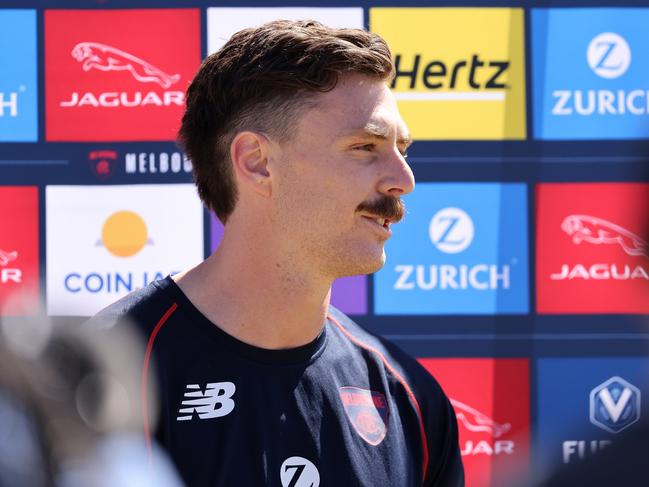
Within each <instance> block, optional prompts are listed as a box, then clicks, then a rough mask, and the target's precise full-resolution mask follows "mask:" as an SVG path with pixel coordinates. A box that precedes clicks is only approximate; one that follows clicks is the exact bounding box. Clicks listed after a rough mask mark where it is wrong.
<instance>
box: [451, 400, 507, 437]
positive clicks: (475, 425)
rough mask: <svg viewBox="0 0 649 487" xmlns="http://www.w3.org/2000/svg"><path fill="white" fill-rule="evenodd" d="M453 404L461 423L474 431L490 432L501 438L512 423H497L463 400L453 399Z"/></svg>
mask: <svg viewBox="0 0 649 487" xmlns="http://www.w3.org/2000/svg"><path fill="white" fill-rule="evenodd" d="M450 401H451V404H452V405H453V408H454V409H455V417H456V418H457V420H458V422H459V423H462V424H463V425H464V427H465V428H466V429H468V430H469V431H473V432H474V433H478V432H481V433H489V434H490V435H492V436H493V437H494V438H500V437H501V436H502V435H504V434H505V433H507V432H508V431H509V430H510V429H511V427H512V425H511V424H510V423H503V424H501V423H497V422H495V421H494V420H493V419H491V418H490V417H489V416H487V415H486V414H484V413H481V412H480V411H478V410H477V409H474V408H472V407H471V406H467V405H466V404H464V403H463V402H460V401H457V400H455V399H451V400H450Z"/></svg>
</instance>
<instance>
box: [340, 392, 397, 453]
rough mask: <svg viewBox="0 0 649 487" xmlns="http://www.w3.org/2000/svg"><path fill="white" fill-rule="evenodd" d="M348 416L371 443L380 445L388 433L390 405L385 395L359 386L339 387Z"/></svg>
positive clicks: (360, 433) (359, 432) (362, 435)
mask: <svg viewBox="0 0 649 487" xmlns="http://www.w3.org/2000/svg"><path fill="white" fill-rule="evenodd" d="M338 392H339V394H340V400H341V401H342V404H343V407H344V408H345V412H346V413H347V418H349V421H350V423H351V424H352V426H353V427H354V430H356V432H357V433H358V434H359V435H360V436H361V438H363V439H364V440H365V441H367V442H368V443H369V444H370V445H378V444H379V443H381V442H382V441H383V439H384V438H385V435H386V434H387V433H388V416H389V412H390V409H389V406H388V402H387V399H386V398H385V395H384V394H382V393H380V392H376V391H369V390H367V389H361V388H359V387H349V386H346V387H340V388H338Z"/></svg>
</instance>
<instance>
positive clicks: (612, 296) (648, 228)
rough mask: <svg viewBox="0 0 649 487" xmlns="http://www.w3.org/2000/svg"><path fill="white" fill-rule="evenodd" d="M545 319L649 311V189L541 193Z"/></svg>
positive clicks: (546, 187) (540, 283)
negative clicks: (553, 315)
mask: <svg viewBox="0 0 649 487" xmlns="http://www.w3.org/2000/svg"><path fill="white" fill-rule="evenodd" d="M537 202H538V217H537V232H536V237H537V250H536V252H537V272H536V282H537V293H538V294H537V307H538V311H539V312H540V313H646V312H649V300H647V296H649V247H648V246H647V240H646V236H645V235H646V233H647V232H649V209H647V204H646V203H647V202H649V184H645V183H577V184H571V183H560V184H541V185H539V186H538V187H537Z"/></svg>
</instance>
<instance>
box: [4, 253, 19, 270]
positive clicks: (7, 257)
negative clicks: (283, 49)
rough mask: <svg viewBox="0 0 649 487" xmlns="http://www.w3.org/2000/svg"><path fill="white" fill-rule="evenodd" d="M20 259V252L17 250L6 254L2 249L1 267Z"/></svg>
mask: <svg viewBox="0 0 649 487" xmlns="http://www.w3.org/2000/svg"><path fill="white" fill-rule="evenodd" d="M17 258H18V252H16V251H15V250H14V251H13V252H5V251H4V250H2V249H0V265H1V266H3V267H4V266H6V265H7V264H8V263H9V262H11V261H12V260H16V259H17Z"/></svg>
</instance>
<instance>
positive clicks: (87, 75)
mask: <svg viewBox="0 0 649 487" xmlns="http://www.w3.org/2000/svg"><path fill="white" fill-rule="evenodd" d="M199 22H200V15H199V11H198V10H197V9H149V10H92V11H91V10H87V11H83V10H47V11H46V12H45V83H46V89H45V93H46V108H47V109H46V123H45V126H46V139H47V140H50V141H133V140H143V141H144V140H175V135H176V132H177V129H178V122H179V120H180V117H181V116H182V112H183V109H184V103H185V95H184V92H185V89H186V88H187V85H188V84H189V81H190V80H191V78H192V76H193V74H194V72H195V71H196V69H197V68H198V66H199V63H200V26H199ZM118 26H119V27H118ZM170 33H173V35H170Z"/></svg>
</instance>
